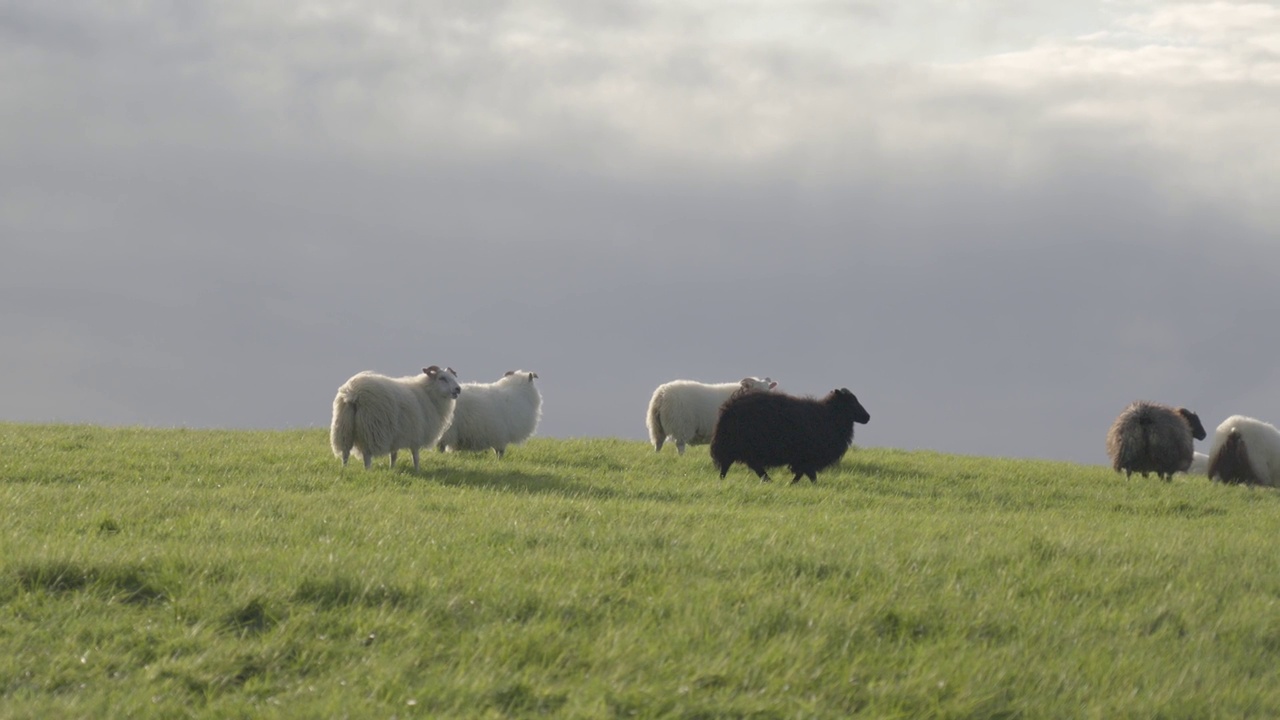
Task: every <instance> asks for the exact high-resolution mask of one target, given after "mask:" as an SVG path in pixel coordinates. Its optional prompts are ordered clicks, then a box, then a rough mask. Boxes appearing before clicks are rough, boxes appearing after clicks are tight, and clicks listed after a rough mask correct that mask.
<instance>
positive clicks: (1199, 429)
mask: <svg viewBox="0 0 1280 720" xmlns="http://www.w3.org/2000/svg"><path fill="white" fill-rule="evenodd" d="M1178 414H1179V415H1181V416H1182V417H1183V419H1184V420H1186V421H1187V425H1190V426H1191V437H1193V438H1195V439H1197V440H1203V439H1205V438H1206V437H1208V435H1209V434H1208V433H1206V432H1205V431H1204V425H1201V424H1200V416H1199V415H1197V414H1195V413H1193V412H1191V411H1190V410H1188V409H1186V408H1178Z"/></svg>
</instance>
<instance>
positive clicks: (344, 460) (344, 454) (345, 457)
mask: <svg viewBox="0 0 1280 720" xmlns="http://www.w3.org/2000/svg"><path fill="white" fill-rule="evenodd" d="M350 457H351V451H350V450H343V451H342V467H346V466H347V460H348V459H349V458H350Z"/></svg>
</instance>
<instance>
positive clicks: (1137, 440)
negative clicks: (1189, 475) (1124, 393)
mask: <svg viewBox="0 0 1280 720" xmlns="http://www.w3.org/2000/svg"><path fill="white" fill-rule="evenodd" d="M1194 452H1195V448H1194V444H1193V440H1192V435H1191V427H1190V425H1188V424H1187V421H1186V419H1185V418H1183V417H1182V415H1180V414H1179V413H1178V411H1177V410H1175V409H1173V408H1171V407H1168V406H1166V405H1160V404H1158V403H1148V402H1135V403H1133V404H1131V405H1129V407H1127V408H1125V409H1124V411H1123V412H1121V413H1120V415H1119V416H1118V417H1117V418H1116V420H1115V422H1113V423H1112V425H1111V428H1110V429H1109V430H1108V431H1107V454H1108V456H1110V458H1111V465H1112V468H1114V469H1115V470H1116V471H1128V472H1136V473H1150V472H1154V473H1167V474H1172V473H1175V472H1183V471H1185V470H1186V469H1187V468H1189V467H1190V466H1191V460H1192V457H1193V455H1194Z"/></svg>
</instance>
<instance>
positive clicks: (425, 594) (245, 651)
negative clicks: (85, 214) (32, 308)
mask: <svg viewBox="0 0 1280 720" xmlns="http://www.w3.org/2000/svg"><path fill="white" fill-rule="evenodd" d="M1099 444H1101V438H1099ZM786 477H787V475H786V473H785V472H784V473H779V478H780V480H782V481H781V482H775V483H772V484H762V483H759V482H757V481H756V480H755V479H754V476H752V475H751V474H750V473H749V472H748V471H747V470H746V469H745V468H743V467H741V466H735V468H734V469H733V471H732V472H731V473H730V475H729V477H728V479H726V480H723V481H722V480H720V479H719V478H718V477H717V476H716V473H715V472H714V470H713V469H712V468H711V464H710V461H709V460H708V457H707V453H706V448H705V447H701V448H693V449H691V450H690V452H689V454H687V455H686V456H685V457H677V456H676V455H675V454H674V452H671V451H670V449H669V450H668V451H667V452H664V453H662V454H660V455H659V454H655V453H653V452H652V450H651V449H650V448H649V447H648V446H646V445H643V444H641V443H639V442H624V441H618V440H535V441H532V442H530V443H529V444H527V445H525V446H522V447H517V448H512V449H511V450H510V451H509V452H508V454H507V457H506V458H505V459H504V460H501V461H499V460H496V459H495V458H494V457H493V456H492V454H474V455H455V454H451V455H439V454H436V453H430V454H425V455H424V464H423V472H422V473H421V474H415V473H414V472H413V471H412V469H411V468H409V467H408V465H407V463H406V459H405V458H402V459H401V465H400V466H399V467H397V468H395V469H394V470H393V469H389V468H388V467H387V464H386V459H385V458H384V459H382V460H381V462H380V463H379V464H378V465H376V466H375V467H374V469H373V470H372V471H370V472H366V471H364V470H363V468H361V467H359V466H358V465H353V466H352V467H349V468H347V469H346V470H343V469H342V468H341V467H340V465H339V463H338V461H337V460H335V459H334V458H333V457H332V456H331V455H330V453H329V450H328V447H327V433H326V432H325V431H323V430H299V431H283V432H222V431H190V430H150V429H106V428H97V427H88V426H34V425H13V424H7V425H6V424H0V507H3V508H4V510H5V520H4V523H3V531H2V532H0V562H2V564H0V573H3V577H2V578H0V693H3V702H0V716H3V717H40V718H49V717H59V718H66V717H85V718H90V717H92V718H101V717H118V716H135V717H144V716H155V717H183V716H195V717H219V718H221V717H255V718H257V717H332V718H337V717H358V718H364V717H385V718H389V717H399V718H408V717H424V718H427V717H430V718H477V717H479V718H485V717H488V718H505V717H566V718H690V719H693V718H700V719H711V718H805V717H818V718H839V717H848V716H851V715H856V714H860V715H861V716H865V717H877V718H881V717H901V718H921V717H950V718H961V717H965V718H1054V717H1062V718H1115V717H1142V718H1211V717H1232V718H1236V717H1275V716H1280V684H1277V683H1276V682H1275V679H1276V676H1277V668H1280V604H1278V602H1277V601H1278V600H1280V553H1277V552H1276V550H1275V549H1274V548H1272V547H1271V542H1270V541H1271V540H1272V539H1273V538H1277V537H1280V496H1278V495H1277V494H1276V493H1274V492H1272V491H1268V490H1250V489H1247V488H1241V487H1227V486H1222V485H1214V484H1211V483H1209V482H1208V481H1207V480H1205V479H1203V478H1189V477H1186V476H1179V477H1178V478H1177V479H1176V480H1175V481H1174V482H1173V483H1171V484H1167V483H1163V482H1160V481H1157V480H1155V479H1150V480H1141V479H1138V478H1135V479H1133V480H1130V481H1126V480H1125V479H1124V478H1123V477H1122V476H1119V475H1116V474H1114V473H1112V472H1110V471H1109V470H1106V469H1104V468H1100V467H1082V466H1077V465H1071V464H1065V463H1051V462H1035V461H1013V460H999V459H987V458H976V457H960V456H949V455H940V454H933V453H908V452H901V451H894V450H879V449H855V450H853V451H851V452H850V453H849V454H848V455H846V457H845V459H844V461H843V462H842V463H841V464H840V465H839V466H838V467H837V468H833V469H831V470H829V471H828V472H825V473H822V474H820V475H819V482H818V484H817V485H816V486H815V485H810V484H809V483H807V482H805V483H803V484H801V485H795V486H792V485H789V484H787V483H786V482H785V480H786Z"/></svg>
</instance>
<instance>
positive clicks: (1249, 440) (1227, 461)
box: [1208, 415, 1280, 487]
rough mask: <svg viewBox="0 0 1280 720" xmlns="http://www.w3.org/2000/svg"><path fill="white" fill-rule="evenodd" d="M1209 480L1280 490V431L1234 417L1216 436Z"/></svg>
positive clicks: (1210, 454)
mask: <svg viewBox="0 0 1280 720" xmlns="http://www.w3.org/2000/svg"><path fill="white" fill-rule="evenodd" d="M1208 474H1209V478H1210V479H1212V480H1217V481H1218V482H1224V483H1244V484H1246V485H1269V486H1271V487H1280V430H1277V429H1276V427H1275V426H1274V425H1272V424H1270V423H1265V422H1263V421H1261V420H1255V419H1254V418H1251V417H1245V416H1244V415H1232V416H1231V417H1229V418H1227V419H1226V420H1223V421H1222V424H1221V425H1219V426H1218V429H1217V430H1216V431H1215V432H1214V434H1213V444H1212V446H1211V447H1210V450H1209V471H1208Z"/></svg>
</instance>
